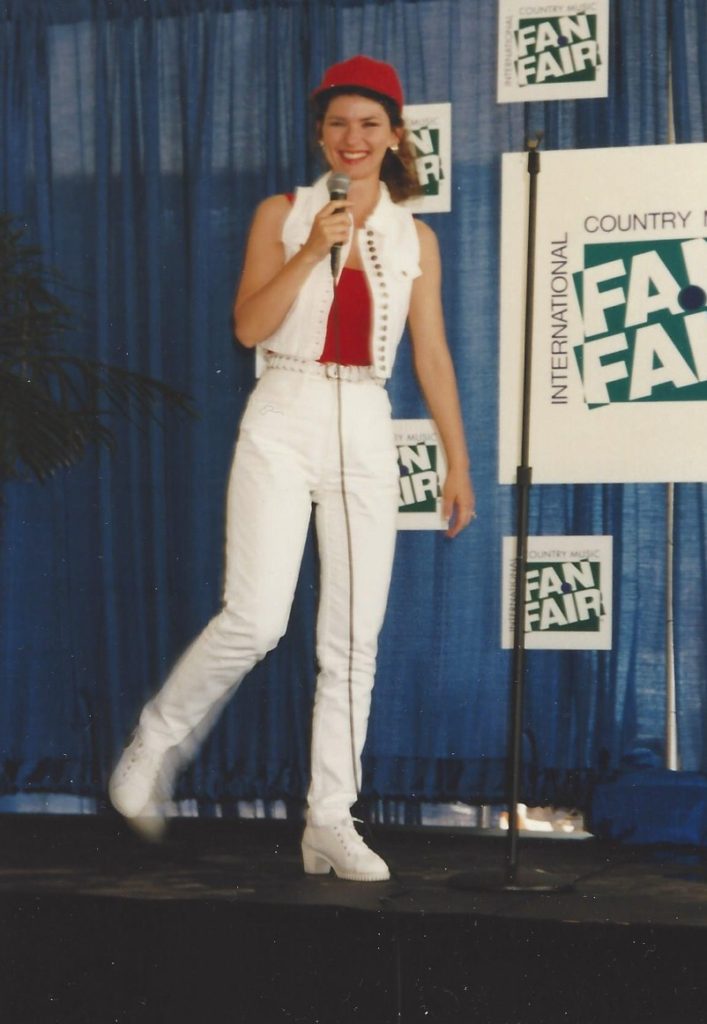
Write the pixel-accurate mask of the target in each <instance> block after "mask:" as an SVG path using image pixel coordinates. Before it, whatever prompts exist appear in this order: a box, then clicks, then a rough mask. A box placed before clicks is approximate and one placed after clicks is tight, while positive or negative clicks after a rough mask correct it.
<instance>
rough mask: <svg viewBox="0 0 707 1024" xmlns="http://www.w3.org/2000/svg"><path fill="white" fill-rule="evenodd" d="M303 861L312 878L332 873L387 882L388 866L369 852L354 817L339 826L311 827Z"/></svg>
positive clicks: (305, 838)
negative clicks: (355, 825) (331, 871)
mask: <svg viewBox="0 0 707 1024" xmlns="http://www.w3.org/2000/svg"><path fill="white" fill-rule="evenodd" d="M302 859H303V861H304V870H305V872H306V873H307V874H308V875H326V874H329V868H330V867H331V868H333V869H334V874H335V875H337V876H338V877H339V878H347V879H349V881H351V882H385V881H387V879H389V878H390V871H389V870H388V865H387V864H386V863H385V861H384V860H383V859H382V857H379V856H378V854H377V853H374V852H373V850H371V849H369V848H368V847H367V846H366V844H365V843H364V841H363V839H362V838H361V836H360V835H359V834H358V832H357V831H356V829H355V828H354V823H353V821H352V820H351V818H345V819H344V820H343V821H340V822H337V824H335V825H309V824H308V825H307V827H306V828H305V830H304V836H303V837H302Z"/></svg>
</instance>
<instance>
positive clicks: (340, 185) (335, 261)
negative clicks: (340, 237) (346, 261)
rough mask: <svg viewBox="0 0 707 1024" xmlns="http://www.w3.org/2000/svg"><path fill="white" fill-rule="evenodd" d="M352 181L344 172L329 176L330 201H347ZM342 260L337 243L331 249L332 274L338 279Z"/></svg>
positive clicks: (339, 243) (338, 243)
mask: <svg viewBox="0 0 707 1024" xmlns="http://www.w3.org/2000/svg"><path fill="white" fill-rule="evenodd" d="M350 184H351V179H350V178H349V176H348V174H344V173H343V171H335V172H334V173H333V174H330V175H329V179H328V181H327V188H328V189H329V198H330V199H346V197H347V195H348V194H349V185H350ZM340 259H341V242H337V243H336V244H335V245H332V247H331V274H332V277H334V278H336V275H337V274H338V272H339V260H340Z"/></svg>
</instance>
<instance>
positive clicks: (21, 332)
mask: <svg viewBox="0 0 707 1024" xmlns="http://www.w3.org/2000/svg"><path fill="white" fill-rule="evenodd" d="M60 285H62V286H63V283H62V282H61V280H60V278H59V275H58V274H56V273H55V272H49V271H47V270H46V269H45V267H44V266H43V264H42V261H41V252H40V250H39V249H37V248H36V247H33V246H31V245H28V244H27V243H26V242H25V241H24V232H23V230H22V229H21V228H18V227H16V226H15V225H14V222H13V220H12V218H11V217H8V216H7V215H4V214H0V483H2V481H6V480H11V479H22V478H27V477H29V478H34V479H36V480H39V481H42V482H43V481H45V480H47V479H48V478H49V477H50V476H51V475H52V474H53V473H55V472H56V471H57V470H58V469H62V468H66V467H68V466H72V465H75V464H76V463H77V462H79V461H80V460H81V459H82V458H83V457H84V455H85V454H86V451H87V450H88V448H89V447H91V446H93V445H104V446H107V447H108V448H113V447H114V443H115V438H114V435H113V431H112V430H111V428H110V426H109V424H108V422H107V419H108V417H109V416H110V415H115V414H118V415H119V416H121V417H123V418H128V419H129V420H131V421H132V422H134V423H136V424H144V423H145V422H146V421H147V420H148V419H153V420H158V421H159V414H160V412H161V410H162V409H163V408H164V407H165V406H169V407H172V408H176V409H177V410H178V411H180V412H188V413H191V412H192V408H191V403H190V400H189V398H188V397H187V396H186V395H184V394H183V393H181V392H179V391H175V390H174V389H173V388H171V387H169V386H168V385H166V384H164V383H162V382H161V381H159V380H155V379H154V378H152V377H148V376H145V375H143V374H139V373H135V372H134V371H131V370H128V369H125V368H123V367H119V366H111V365H109V364H106V363H101V362H99V361H97V360H92V359H86V358H83V357H81V356H78V355H76V354H74V353H72V352H71V351H65V350H64V349H62V348H60V347H58V345H57V342H58V339H59V338H60V337H62V336H68V335H70V333H71V332H72V331H73V330H74V318H73V315H72V312H71V310H70V309H69V307H68V306H67V305H66V304H65V303H64V302H63V301H62V300H61V299H59V298H58V296H57V295H56V292H55V290H54V289H55V288H57V287H58V286H60ZM67 341H68V337H67Z"/></svg>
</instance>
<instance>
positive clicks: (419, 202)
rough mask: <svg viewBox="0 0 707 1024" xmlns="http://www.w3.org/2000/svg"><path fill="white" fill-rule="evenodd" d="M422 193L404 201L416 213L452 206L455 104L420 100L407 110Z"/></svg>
mask: <svg viewBox="0 0 707 1024" xmlns="http://www.w3.org/2000/svg"><path fill="white" fill-rule="evenodd" d="M404 116H405V127H406V128H407V132H408V140H409V142H410V144H411V146H412V149H413V153H414V156H415V167H416V169H417V177H418V179H419V181H420V187H421V188H422V195H420V196H416V197H415V198H414V199H408V200H407V202H406V203H405V205H406V206H408V207H409V208H410V209H411V210H412V211H413V213H449V211H450V210H451V209H452V105H451V103H418V104H414V105H408V106H406V107H405V110H404Z"/></svg>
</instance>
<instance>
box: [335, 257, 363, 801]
mask: <svg viewBox="0 0 707 1024" xmlns="http://www.w3.org/2000/svg"><path fill="white" fill-rule="evenodd" d="M337 263H338V260H336V259H335V257H334V253H333V252H332V263H331V275H332V286H333V297H332V307H331V308H332V314H333V327H334V355H335V357H336V366H337V372H336V432H337V442H338V454H339V489H340V493H341V506H342V510H343V515H344V531H345V534H346V559H347V568H348V578H349V599H348V662H347V670H346V679H347V689H348V703H349V739H350V746H351V767H352V770H353V780H354V789H355V790H356V800H357V801H358V800H359V799H360V796H361V771H360V765H359V759H358V757H357V756H356V722H355V720H354V699H353V657H354V637H355V633H354V556H353V533H352V529H351V513H350V510H349V496H348V493H347V490H346V456H345V453H344V422H343V404H344V403H343V394H342V387H341V367H342V363H341V356H342V352H341V347H342V346H341V307H340V305H339V295H338V291H339V288H338V280H337V271H338V266H337Z"/></svg>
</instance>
